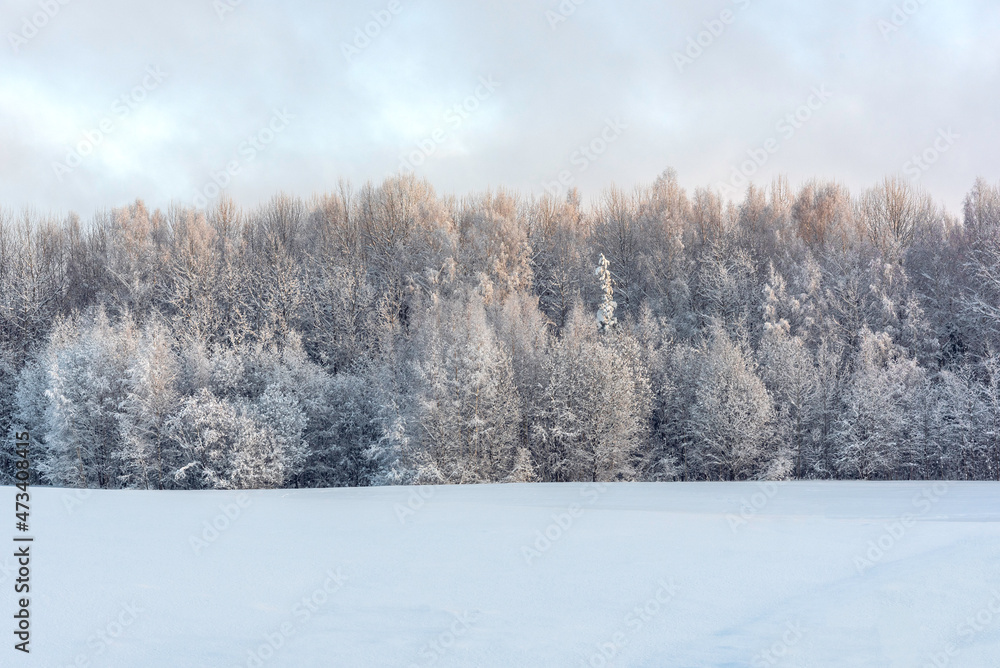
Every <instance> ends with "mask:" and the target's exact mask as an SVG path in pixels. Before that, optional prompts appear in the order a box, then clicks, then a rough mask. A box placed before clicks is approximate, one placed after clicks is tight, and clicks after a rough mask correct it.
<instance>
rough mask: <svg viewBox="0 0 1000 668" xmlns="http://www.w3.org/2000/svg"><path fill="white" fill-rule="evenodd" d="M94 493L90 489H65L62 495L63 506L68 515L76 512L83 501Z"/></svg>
mask: <svg viewBox="0 0 1000 668" xmlns="http://www.w3.org/2000/svg"><path fill="white" fill-rule="evenodd" d="M93 494H94V490H92V489H83V488H78V489H72V490H67V491H66V492H65V493H63V495H62V504H63V508H65V509H66V512H67V513H68V514H69V515H72V514H73V513H75V512H76V509H77V508H79V507H80V506H82V505H83V502H84V501H86V500H87V499H89V498H90V497H91V496H92V495H93Z"/></svg>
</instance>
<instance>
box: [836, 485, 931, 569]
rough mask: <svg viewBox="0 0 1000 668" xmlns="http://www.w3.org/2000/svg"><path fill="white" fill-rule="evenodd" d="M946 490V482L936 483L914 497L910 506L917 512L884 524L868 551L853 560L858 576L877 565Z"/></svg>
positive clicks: (869, 543)
mask: <svg viewBox="0 0 1000 668" xmlns="http://www.w3.org/2000/svg"><path fill="white" fill-rule="evenodd" d="M948 489H949V485H948V483H947V482H937V483H934V484H933V485H931V486H930V487H929V488H927V489H924V490H923V491H921V492H920V494H918V495H917V496H915V497H914V498H913V502H912V505H913V507H914V508H916V509H917V512H916V513H905V514H904V515H903V516H902V517H900V518H899V519H898V520H896V521H895V522H891V523H889V524H886V525H885V526H884V528H883V531H882V534H881V535H880V536H879V537H878V538H876V539H875V540H870V541H868V549H867V550H865V552H864V554H862V555H859V556H857V557H855V558H854V567H855V568H856V569H857V571H858V574H859V575H860V574H864V573H865V571H867V570H869V569H871V568H874V567H875V565H876V564H877V563H879V562H880V561H882V559H884V558H885V555H886V554H888V553H889V552H890V551H891V550H892V548H894V547H895V546H896V545H897V544H898V543H899V542H900V541H901V540H902V539H903V538H904V537H905V536H906V534H907V532H908V531H909V530H910V529H912V528H913V527H914V526H915V525H916V523H917V520H918V519H919V518H920V517H923V516H924V515H926V514H927V513H929V512H930V511H931V510H932V509H933V508H934V505H935V504H936V503H937V502H938V501H940V500H941V497H943V496H944V495H945V494H947V493H948Z"/></svg>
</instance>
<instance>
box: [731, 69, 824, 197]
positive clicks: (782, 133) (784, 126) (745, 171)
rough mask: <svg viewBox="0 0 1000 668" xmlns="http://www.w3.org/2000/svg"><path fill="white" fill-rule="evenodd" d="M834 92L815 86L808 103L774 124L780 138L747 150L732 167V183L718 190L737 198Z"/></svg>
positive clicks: (808, 97)
mask: <svg viewBox="0 0 1000 668" xmlns="http://www.w3.org/2000/svg"><path fill="white" fill-rule="evenodd" d="M832 97H833V93H832V92H831V91H830V89H829V88H827V86H826V84H821V85H819V86H815V87H813V88H812V89H811V90H810V91H809V95H808V96H807V97H806V99H805V101H804V102H803V103H802V104H801V105H799V106H798V107H797V108H796V109H795V110H794V111H792V112H790V113H787V114H785V115H784V116H783V117H781V118H780V119H778V122H777V123H775V124H774V129H775V131H776V132H777V133H778V135H777V136H773V137H769V138H768V139H765V140H764V141H763V142H762V144H761V145H760V146H758V147H757V148H751V149H747V156H748V158H747V159H746V160H744V161H743V162H741V163H740V164H739V165H738V166H736V167H733V169H732V171H731V172H730V175H729V183H720V184H719V190H720V191H722V194H723V195H724V196H725V197H728V198H729V199H738V198H739V197H740V196H741V195H742V193H743V190H744V188H746V186H747V184H749V183H750V179H751V177H753V176H754V175H755V174H756V173H757V172H758V171H760V170H761V169H762V168H763V167H764V165H766V164H767V163H768V161H769V160H770V159H771V157H772V156H774V155H775V154H776V153H777V152H778V151H780V150H781V147H782V146H783V145H784V144H785V143H787V142H788V141H790V140H791V139H792V138H793V137H794V136H795V134H796V133H797V132H798V131H799V130H801V129H802V128H803V126H805V124H806V123H808V122H809V120H810V119H812V117H813V116H814V115H815V113H816V112H817V111H819V110H820V109H822V108H823V106H824V105H825V104H826V103H827V102H829V101H830V98H832Z"/></svg>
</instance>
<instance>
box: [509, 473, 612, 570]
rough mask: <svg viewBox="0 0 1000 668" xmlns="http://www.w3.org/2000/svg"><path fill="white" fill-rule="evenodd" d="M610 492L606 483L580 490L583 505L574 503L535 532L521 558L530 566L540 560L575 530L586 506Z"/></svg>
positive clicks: (584, 487) (594, 484)
mask: <svg viewBox="0 0 1000 668" xmlns="http://www.w3.org/2000/svg"><path fill="white" fill-rule="evenodd" d="M606 491H608V485H607V484H606V483H587V484H586V485H584V486H583V487H582V488H581V489H580V496H582V497H584V499H585V501H584V503H583V504H579V503H573V504H570V506H569V508H567V509H566V511H565V512H562V513H557V514H555V515H552V522H551V523H550V524H549V525H548V526H546V527H545V528H544V529H541V530H535V540H534V542H532V543H531V544H530V545H522V546H521V556H523V557H524V560H525V562H526V563H527V564H528V565H529V566H530V565H531V564H532V562H534V560H535V559H538V558H539V557H541V556H542V554H544V553H545V552H548V551H549V550H550V549H551V548H552V546H553V545H554V544H555V543H556V542H558V540H559V539H560V538H562V537H563V536H564V535H566V533H567V532H568V531H569V530H570V529H572V528H573V525H574V524H575V523H576V521H577V520H578V519H579V518H580V517H582V516H583V514H584V512H585V511H586V507H585V506H592V505H594V504H595V503H597V500H598V499H599V498H601V495H602V494H604V493H605V492H606Z"/></svg>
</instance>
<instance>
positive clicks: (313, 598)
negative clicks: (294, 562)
mask: <svg viewBox="0 0 1000 668" xmlns="http://www.w3.org/2000/svg"><path fill="white" fill-rule="evenodd" d="M325 576H326V579H325V580H324V581H323V584H321V585H320V586H318V587H316V589H314V590H313V591H312V593H311V594H309V595H308V596H303V597H302V599H301V600H300V601H299V602H297V603H296V604H295V605H294V606H293V607H292V611H291V618H290V619H288V620H286V621H284V622H282V623H281V624H278V626H277V627H275V628H274V630H272V631H269V632H267V633H265V634H264V635H263V642H262V643H261V644H260V645H258V646H257V647H256V648H255V649H251V650H247V656H246V659H245V660H243V662H242V663H240V664H239V667H240V668H262V666H264V664H266V663H267V662H268V661H270V660H271V659H272V658H273V657H274V655H275V654H277V653H278V650H280V649H281V648H282V647H284V646H285V644H287V643H288V641H289V639H290V638H291V637H292V636H293V635H294V634H295V629H296V627H299V626H302V625H303V624H305V623H306V622H308V621H309V620H310V619H312V617H313V615H315V614H316V613H318V612H319V611H320V610H321V609H322V608H323V606H325V605H326V604H327V603H328V602H329V600H330V598H331V597H332V596H333V595H334V594H336V593H337V592H338V591H340V589H341V588H342V587H343V586H344V583H346V582H347V581H348V580H349V578H348V577H347V576H346V575H344V574H343V573H342V572H341V569H340V568H332V569H330V570H328V571H327V572H326V573H325Z"/></svg>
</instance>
